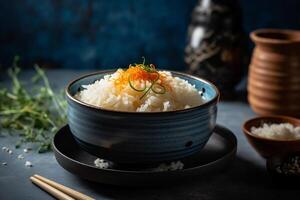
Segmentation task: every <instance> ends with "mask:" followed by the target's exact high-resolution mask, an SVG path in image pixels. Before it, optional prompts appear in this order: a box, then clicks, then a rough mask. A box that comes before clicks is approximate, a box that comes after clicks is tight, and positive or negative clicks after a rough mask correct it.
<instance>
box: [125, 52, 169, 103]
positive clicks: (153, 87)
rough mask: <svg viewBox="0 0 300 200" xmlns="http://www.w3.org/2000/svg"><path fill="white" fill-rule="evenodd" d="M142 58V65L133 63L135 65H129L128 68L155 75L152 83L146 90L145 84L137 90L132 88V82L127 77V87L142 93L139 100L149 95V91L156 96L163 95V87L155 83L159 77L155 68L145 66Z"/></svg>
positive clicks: (150, 65)
mask: <svg viewBox="0 0 300 200" xmlns="http://www.w3.org/2000/svg"><path fill="white" fill-rule="evenodd" d="M142 58H143V63H142V64H136V63H135V64H131V65H129V66H130V67H140V68H141V69H142V70H144V71H145V72H147V73H151V74H152V73H153V74H156V78H155V79H154V80H153V81H151V85H150V86H149V87H148V88H147V87H146V84H145V86H144V88H141V89H139V88H136V87H134V85H133V83H132V80H131V76H129V78H128V83H129V86H130V87H131V88H132V89H133V90H135V91H137V92H144V94H143V95H142V96H141V97H140V100H141V99H143V98H144V97H145V96H146V95H147V94H148V93H149V91H150V90H151V91H152V92H154V93H156V94H165V93H166V88H165V86H163V85H162V84H159V83H157V81H158V80H159V76H160V75H159V73H158V72H157V70H156V69H155V66H154V65H153V64H149V65H148V64H146V59H145V57H142ZM157 89H158V90H157Z"/></svg>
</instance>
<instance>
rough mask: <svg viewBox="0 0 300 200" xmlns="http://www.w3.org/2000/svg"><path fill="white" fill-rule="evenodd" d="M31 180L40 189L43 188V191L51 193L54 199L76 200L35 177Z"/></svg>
mask: <svg viewBox="0 0 300 200" xmlns="http://www.w3.org/2000/svg"><path fill="white" fill-rule="evenodd" d="M30 180H31V181H32V182H33V183H34V184H36V185H38V186H39V187H40V188H42V189H43V190H45V191H46V192H48V193H50V194H51V195H53V196H54V197H56V198H57V199H60V200H76V199H74V198H72V197H70V196H69V195H66V194H65V193H63V192H61V191H59V190H57V189H55V188H54V187H52V186H49V185H48V184H47V183H45V182H43V181H41V180H39V179H37V178H35V177H33V176H32V177H30Z"/></svg>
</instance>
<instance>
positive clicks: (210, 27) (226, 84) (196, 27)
mask: <svg viewBox="0 0 300 200" xmlns="http://www.w3.org/2000/svg"><path fill="white" fill-rule="evenodd" d="M244 38H245V37H244V34H243V31H242V27H241V14H240V9H239V6H238V4H237V1H235V0H221V1H220V0H219V1H216V0H200V1H199V2H198V5H197V6H196V7H195V9H194V11H193V14H192V21H191V24H190V26H189V30H188V44H187V46H186V49H185V62H186V63H187V65H188V72H189V73H191V74H195V75H198V76H200V77H203V78H205V79H208V80H210V81H212V82H213V83H215V84H216V85H217V87H218V88H219V89H220V90H221V91H222V96H223V95H226V94H228V95H229V94H232V91H233V90H234V87H235V85H236V84H237V83H238V82H239V81H240V79H241V73H242V67H243V64H244V63H245V61H246V59H245V56H244V55H245V54H244V50H243V46H244V44H243V41H244V40H243V39H244Z"/></svg>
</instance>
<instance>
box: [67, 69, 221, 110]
mask: <svg viewBox="0 0 300 200" xmlns="http://www.w3.org/2000/svg"><path fill="white" fill-rule="evenodd" d="M115 71H116V69H109V70H100V71H96V72H92V73H87V74H83V75H81V76H79V77H77V78H75V79H73V80H71V81H70V82H69V83H68V85H67V86H66V88H65V93H66V96H67V98H69V99H70V100H71V101H73V102H75V103H77V104H79V105H81V106H84V107H87V108H90V109H94V110H98V111H103V112H110V113H118V114H134V115H152V116H153V115H157V114H159V115H162V114H171V113H174V114H179V113H186V112H190V111H194V110H197V109H199V108H204V107H207V106H209V105H211V104H213V103H215V102H218V101H219V99H220V92H219V89H218V88H217V87H216V86H215V85H214V84H213V83H211V82H210V81H208V80H206V79H203V78H200V77H196V76H193V75H190V74H186V73H183V72H178V71H172V70H164V71H168V72H171V73H172V74H175V75H181V76H186V77H189V78H192V79H195V80H198V81H201V82H204V83H205V84H207V85H209V86H210V87H212V88H213V90H214V91H215V92H216V95H215V96H214V97H213V98H212V99H211V100H209V101H207V102H205V103H203V104H201V105H198V106H195V107H191V108H187V109H182V110H173V111H163V112H130V111H117V110H109V109H105V108H100V107H98V106H94V105H91V104H87V103H85V102H83V101H80V100H78V99H76V98H74V97H73V95H71V94H70V92H69V89H70V87H71V86H72V85H73V84H74V83H75V82H77V81H79V80H81V79H83V78H86V77H89V76H93V75H97V74H110V73H114V72H115Z"/></svg>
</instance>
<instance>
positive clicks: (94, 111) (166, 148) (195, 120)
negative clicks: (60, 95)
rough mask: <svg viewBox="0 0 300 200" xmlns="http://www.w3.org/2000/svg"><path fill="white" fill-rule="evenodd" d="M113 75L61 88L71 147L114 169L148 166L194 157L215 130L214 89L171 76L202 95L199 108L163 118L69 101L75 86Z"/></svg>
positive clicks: (91, 76) (184, 76) (197, 80)
mask: <svg viewBox="0 0 300 200" xmlns="http://www.w3.org/2000/svg"><path fill="white" fill-rule="evenodd" d="M113 72H114V71H100V72H96V73H92V74H88V75H84V76H82V77H79V78H77V79H76V80H73V81H72V82H71V83H69V85H68V86H67V88H66V95H67V101H68V122H69V126H70V129H71V132H72V134H73V136H74V138H75V139H76V141H77V143H78V144H79V145H80V146H81V147H82V148H83V149H85V150H86V151H88V152H89V153H92V154H94V155H96V156H98V157H100V158H105V159H108V160H111V161H114V162H116V163H124V164H138V163H140V164H150V163H159V162H165V161H171V160H178V159H182V158H184V157H187V156H191V155H193V154H194V153H196V152H198V151H200V150H201V149H202V148H203V147H204V145H205V144H206V142H207V141H208V139H209V137H210V136H211V134H212V131H213V129H214V128H215V125H216V117H217V103H218V100H219V92H218V89H217V88H216V87H215V86H214V85H213V84H211V83H210V82H208V81H206V80H203V79H200V78H197V77H194V76H191V75H187V74H184V73H179V72H172V74H173V76H177V77H180V78H182V79H185V80H187V81H188V82H189V83H191V84H194V85H195V86H196V88H197V89H198V90H199V91H202V95H203V98H204V99H205V101H206V102H205V103H204V104H202V105H200V106H197V107H193V108H188V109H184V110H179V111H168V112H121V111H113V110H107V109H101V108H99V107H95V106H92V105H89V104H86V103H84V102H81V101H79V100H77V99H75V98H74V95H75V94H76V93H77V92H78V91H80V89H81V85H86V84H91V83H93V82H94V81H96V80H99V79H101V78H103V76H105V75H107V74H111V73H113Z"/></svg>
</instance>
